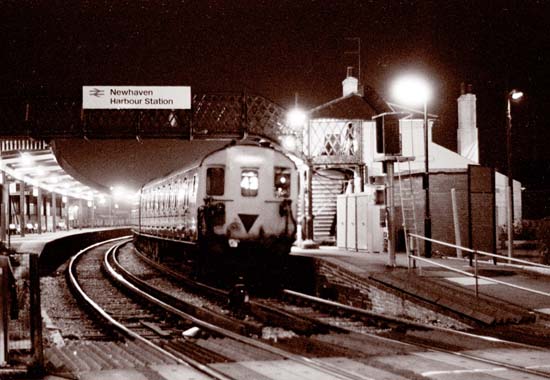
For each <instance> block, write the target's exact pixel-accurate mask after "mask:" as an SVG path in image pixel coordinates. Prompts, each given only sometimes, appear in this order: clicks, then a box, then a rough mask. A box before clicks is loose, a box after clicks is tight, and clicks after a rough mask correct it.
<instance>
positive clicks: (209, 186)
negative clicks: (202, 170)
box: [206, 168, 225, 195]
mask: <svg viewBox="0 0 550 380" xmlns="http://www.w3.org/2000/svg"><path fill="white" fill-rule="evenodd" d="M224 188H225V169H224V168H208V169H206V195H223V192H224Z"/></svg>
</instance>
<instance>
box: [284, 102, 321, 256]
mask: <svg viewBox="0 0 550 380" xmlns="http://www.w3.org/2000/svg"><path fill="white" fill-rule="evenodd" d="M296 103H297V102H296ZM287 123H288V125H289V126H290V127H291V128H292V129H294V130H297V129H298V128H302V130H303V129H304V128H305V126H306V124H307V123H308V120H307V113H306V112H305V111H303V110H301V109H300V108H298V105H297V104H296V107H295V108H294V109H292V110H290V111H289V112H288V114H287ZM307 132H308V133H307V135H308V145H307V152H306V150H305V147H302V153H303V155H304V156H305V158H306V162H307V172H306V174H305V176H306V177H305V181H304V180H302V181H300V184H301V189H300V193H301V197H300V198H301V209H302V214H303V215H304V216H305V218H303V219H304V222H305V223H302V228H304V227H305V232H306V233H305V240H304V241H301V236H298V239H299V240H300V246H301V247H302V248H318V244H316V243H315V242H314V240H313V163H312V161H311V141H310V133H309V130H308V131H307ZM304 187H305V188H304ZM306 193H307V209H306ZM300 235H301V234H300Z"/></svg>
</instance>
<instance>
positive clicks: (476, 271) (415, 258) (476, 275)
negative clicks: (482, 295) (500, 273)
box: [408, 234, 550, 297]
mask: <svg viewBox="0 0 550 380" xmlns="http://www.w3.org/2000/svg"><path fill="white" fill-rule="evenodd" d="M409 236H412V237H415V238H417V239H422V240H425V241H431V242H432V243H435V244H440V245H443V246H445V247H450V248H455V249H461V250H462V251H465V252H469V253H470V254H473V256H474V259H473V261H474V274H472V273H469V272H466V271H463V270H460V269H457V268H453V267H451V266H449V265H445V264H441V263H438V262H436V261H434V260H430V259H426V258H424V257H419V256H415V255H408V258H409V260H410V259H412V260H413V261H416V260H418V261H421V262H426V263H429V264H431V265H435V266H438V267H441V268H445V269H447V270H450V271H452V272H457V273H460V274H463V275H465V276H468V277H474V279H475V295H476V297H478V296H479V279H482V280H485V281H490V282H494V283H496V284H500V285H505V286H508V287H511V288H515V289H519V290H523V291H526V292H530V293H534V294H539V295H542V296H546V297H550V293H548V292H543V291H540V290H536V289H531V288H528V287H525V286H520V285H516V284H512V283H509V282H506V281H501V280H496V279H494V278H491V277H486V276H480V275H479V274H478V260H477V259H478V255H482V256H489V257H492V258H495V259H503V260H508V261H514V262H518V263H522V264H526V265H530V266H534V267H539V268H545V269H550V266H548V265H544V264H538V263H533V262H530V261H526V260H521V259H515V258H512V257H508V256H502V255H497V254H494V253H489V252H485V251H480V250H477V249H471V248H466V247H462V246H459V245H456V244H452V243H447V242H444V241H441V240H436V239H431V238H427V237H425V236H422V235H418V234H409ZM470 259H471V258H470ZM495 263H496V262H495Z"/></svg>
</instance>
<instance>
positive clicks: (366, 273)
mask: <svg viewBox="0 0 550 380" xmlns="http://www.w3.org/2000/svg"><path fill="white" fill-rule="evenodd" d="M292 254H294V255H300V256H310V257H316V258H319V259H321V260H323V261H327V262H330V263H332V264H333V265H335V266H338V267H340V268H343V269H344V270H346V271H348V272H350V273H353V274H355V275H357V276H358V277H360V278H368V279H371V280H373V281H376V282H379V283H381V284H385V285H387V286H389V287H392V288H394V289H396V290H398V291H402V292H404V293H410V294H415V295H419V296H421V297H423V298H425V299H426V300H427V301H429V302H435V303H437V304H444V303H445V302H446V301H448V305H447V306H448V307H450V308H452V309H454V310H455V311H457V312H459V313H461V314H469V313H470V314H472V313H478V312H479V310H480V308H481V309H482V308H483V307H484V304H485V303H487V302H488V300H494V301H497V303H498V301H500V302H501V303H502V304H503V305H510V306H511V307H512V308H514V307H518V308H519V309H524V311H527V312H532V313H534V314H535V315H540V316H542V317H545V316H546V315H550V296H548V295H544V294H537V293H531V292H527V291H525V290H521V289H517V288H513V287H509V286H506V285H502V284H498V283H495V282H491V281H489V280H486V279H479V280H478V291H479V299H476V297H475V280H474V278H473V277H469V276H466V275H464V274H461V273H457V272H453V271H452V270H450V269H446V268H442V267H440V266H438V265H436V264H442V265H445V266H447V267H450V268H454V269H457V270H461V271H464V272H468V273H471V274H473V273H474V267H473V266H470V260H469V257H468V256H465V257H464V258H456V257H445V256H443V257H442V256H435V255H434V257H433V258H432V259H431V260H432V261H433V262H434V264H432V263H426V262H420V261H417V264H416V268H413V269H411V270H409V269H408V258H407V256H406V254H405V253H397V254H396V266H395V267H391V266H389V265H388V263H389V258H388V253H370V252H356V251H349V250H346V249H339V248H336V247H331V246H321V247H320V248H318V249H303V248H298V247H293V249H292ZM478 274H479V275H480V276H484V277H488V278H494V279H495V280H498V281H502V282H507V283H510V284H512V285H516V286H521V287H525V288H529V289H533V290H536V291H538V292H541V293H548V294H550V270H549V269H546V268H537V267H531V266H526V265H515V264H508V263H507V262H506V263H504V262H500V261H499V262H498V264H496V265H495V264H494V263H493V261H492V259H491V260H478ZM449 292H451V294H449ZM458 293H464V294H465V295H466V296H465V297H458ZM446 298H448V300H446ZM486 312H487V313H489V310H486ZM494 318H496V319H497V318H498V316H494ZM515 322H518V321H515Z"/></svg>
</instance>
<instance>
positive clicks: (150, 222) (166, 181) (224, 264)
mask: <svg viewBox="0 0 550 380" xmlns="http://www.w3.org/2000/svg"><path fill="white" fill-rule="evenodd" d="M298 180H299V175H298V170H297V166H296V163H295V162H294V161H293V160H292V159H291V158H290V157H289V156H288V155H286V154H285V153H283V152H282V151H281V150H280V149H277V148H276V147H274V146H272V145H271V144H266V143H265V142H253V141H240V142H235V141H233V142H231V143H229V144H228V145H226V146H224V147H222V148H220V149H218V150H215V151H213V152H210V153H208V154H206V155H205V156H203V157H200V159H198V160H196V161H195V162H193V163H191V164H188V165H185V167H182V168H181V169H179V170H176V171H175V172H173V173H171V174H169V175H167V176H164V177H162V178H159V179H155V180H153V181H151V182H149V183H147V184H145V185H144V186H143V187H142V188H141V191H140V199H139V208H138V212H139V214H138V225H137V231H136V233H135V239H134V240H135V243H136V245H137V246H138V248H140V249H141V250H143V251H145V253H146V254H149V255H150V256H152V257H153V258H154V259H156V260H163V259H165V258H166V257H167V256H169V255H171V256H174V255H175V257H176V260H180V261H182V262H183V261H185V262H188V263H190V267H192V269H193V273H195V274H196V275H197V276H200V277H201V278H203V279H206V280H212V279H218V280H220V281H222V282H225V283H231V282H236V281H237V278H241V279H242V277H246V278H247V279H248V280H249V281H250V280H252V278H253V277H255V279H254V280H252V281H254V282H257V281H261V279H262V278H263V276H264V275H266V271H272V270H273V269H274V268H277V267H279V268H281V267H282V266H284V264H283V262H284V258H285V257H286V256H288V254H289V252H290V250H291V247H292V245H293V243H294V241H295V239H296V233H297V222H296V213H297V203H298V202H297V199H298V192H299V190H298V187H299V183H298ZM272 274H273V273H272Z"/></svg>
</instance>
